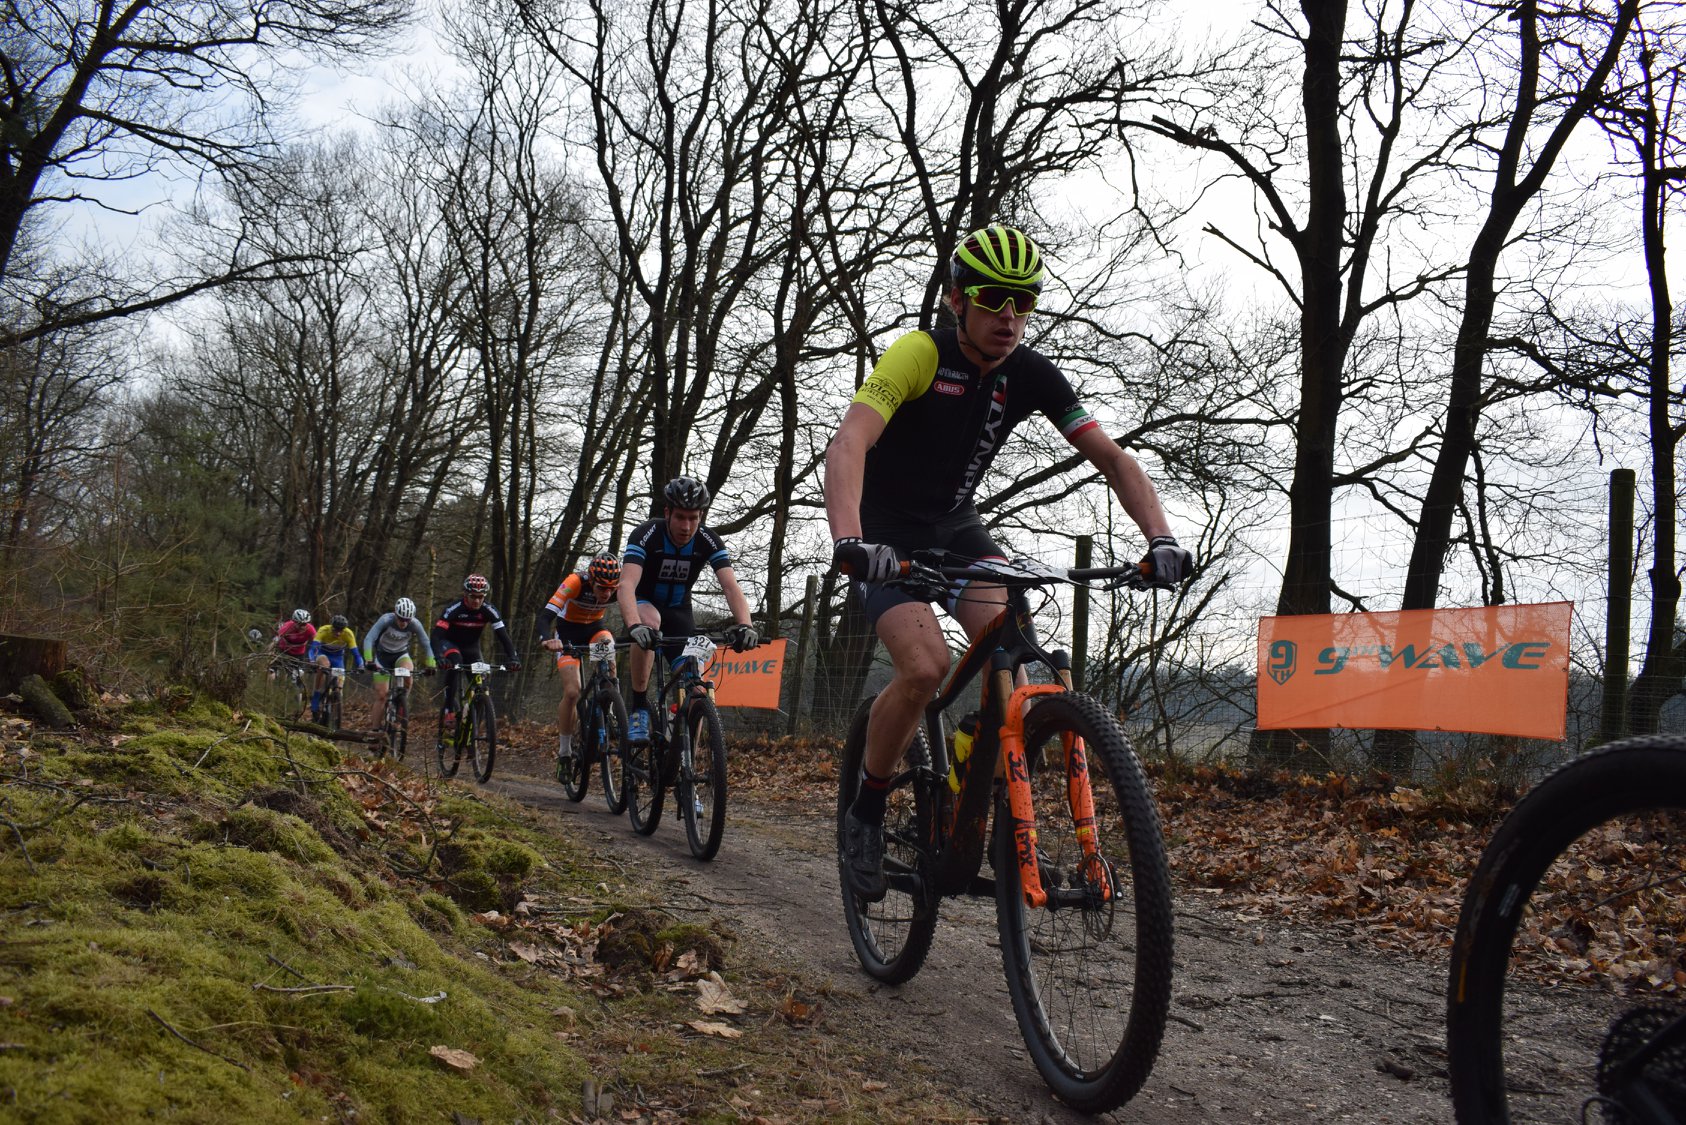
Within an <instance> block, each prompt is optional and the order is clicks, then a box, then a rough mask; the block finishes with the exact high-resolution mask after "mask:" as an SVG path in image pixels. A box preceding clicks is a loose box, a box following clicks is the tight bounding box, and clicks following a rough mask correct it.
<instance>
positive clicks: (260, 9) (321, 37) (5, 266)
mask: <svg viewBox="0 0 1686 1125" xmlns="http://www.w3.org/2000/svg"><path fill="white" fill-rule="evenodd" d="M408 10H409V6H408V3H407V0H281V2H279V3H270V2H267V0H264V2H259V0H206V2H203V3H183V2H179V0H127V2H123V3H102V2H96V0H31V2H26V3H19V2H18V0H4V3H3V4H0V278H3V279H7V280H8V281H11V280H15V276H14V275H15V267H16V265H17V263H16V262H14V260H13V251H14V249H15V248H16V247H17V245H18V239H19V237H20V235H21V234H22V233H23V231H24V229H25V225H26V223H36V224H41V223H45V222H46V221H47V219H46V216H47V215H48V214H49V213H50V212H52V211H53V210H54V209H55V208H60V207H63V206H66V205H71V204H92V205H95V206H101V207H107V208H113V209H116V208H118V207H119V205H118V204H117V203H115V202H113V201H112V197H113V195H114V189H116V188H118V187H121V186H123V185H126V184H132V183H134V182H135V181H137V180H141V179H144V178H145V177H147V176H148V175H150V174H152V173H154V172H157V171H160V170H162V169H165V168H167V167H170V166H185V167H187V168H188V169H190V170H194V171H197V172H199V173H201V174H207V175H209V176H211V177H214V178H219V179H232V178H239V177H241V176H244V175H245V174H246V173H247V172H249V171H250V170H251V169H253V168H254V167H255V166H257V165H258V164H260V163H261V162H262V161H264V160H266V159H268V158H269V157H271V156H272V155H273V154H274V153H275V151H276V143H275V141H276V138H275V137H274V136H273V134H272V131H271V126H272V124H273V118H274V114H275V110H276V109H277V108H278V107H279V106H280V105H281V104H284V101H285V98H284V97H283V96H281V95H282V93H283V89H284V86H285V78H284V76H285V69H284V68H285V66H286V65H287V64H286V63H285V62H284V61H283V59H284V58H285V56H287V55H288V53H291V52H302V53H304V54H306V55H312V54H314V55H318V56H337V57H342V58H343V57H347V56H356V55H361V54H367V53H369V52H371V51H373V50H375V49H377V48H378V46H379V44H380V42H381V40H382V39H383V37H384V36H386V35H387V34H388V33H389V32H390V31H391V30H393V29H394V28H395V27H396V26H397V25H398V24H399V23H400V22H401V21H402V20H403V19H404V18H405V17H406V16H407V14H408ZM295 57H296V56H295ZM291 265H296V263H294V262H292V261H290V260H289V259H286V258H273V257H267V256H264V255H252V254H251V253H249V251H248V249H247V248H246V247H243V246H241V245H239V244H238V242H236V243H235V244H234V245H232V246H231V247H229V248H228V250H227V257H226V258H225V259H224V261H223V262H222V263H221V265H220V267H219V268H218V269H216V270H215V271H213V272H210V273H207V274H201V275H197V276H182V277H177V278H174V279H170V280H168V281H166V282H163V283H153V284H142V285H139V286H129V285H117V284H114V285H112V286H111V287H109V288H104V289H102V290H100V291H94V292H89V293H87V294H86V295H85V297H84V299H83V300H82V301H80V302H79V303H78V304H77V305H76V306H74V307H72V308H64V309H57V310H54V312H53V314H52V315H51V316H48V317H43V318H40V319H38V320H35V321H33V322H16V323H13V324H10V325H7V326H6V330H5V333H4V334H3V335H0V343H4V342H6V341H7V340H22V339H27V338H30V337H32V336H35V335H39V334H41V333H43V332H46V331H50V330H52V329H53V328H54V327H55V326H59V325H64V326H75V325H78V324H86V323H89V322H92V321H95V320H99V319H108V318H110V317H114V316H127V315H132V314H134V313H137V312H143V311H147V310H150V309H154V308H158V307H161V306H162V305H164V304H168V303H171V302H174V301H176V300H180V299H182V298H183V297H186V296H189V295H192V294H194V293H197V292H202V291H204V290H205V289H206V288H209V287H215V286H218V285H222V284H227V283H229V282H231V281H234V280H240V279H243V278H251V277H261V276H270V275H273V274H274V273H276V272H277V271H278V270H281V271H283V272H284V271H285V270H286V268H287V267H288V266H291ZM137 272H138V271H137ZM112 280H113V281H115V279H112Z"/></svg>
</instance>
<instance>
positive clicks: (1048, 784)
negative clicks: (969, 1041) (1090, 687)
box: [993, 694, 1171, 1113]
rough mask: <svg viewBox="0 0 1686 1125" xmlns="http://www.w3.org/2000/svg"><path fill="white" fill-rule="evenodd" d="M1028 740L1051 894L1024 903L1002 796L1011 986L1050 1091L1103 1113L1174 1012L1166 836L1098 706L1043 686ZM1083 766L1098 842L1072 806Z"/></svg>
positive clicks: (1137, 1078)
mask: <svg viewBox="0 0 1686 1125" xmlns="http://www.w3.org/2000/svg"><path fill="white" fill-rule="evenodd" d="M1024 741H1025V756H1026V759H1027V766H1028V770H1027V772H1028V774H1029V781H1030V786H1031V797H1032V808H1033V809H1034V811H1035V815H1036V863H1037V869H1038V874H1039V878H1040V879H1041V882H1042V889H1043V890H1044V891H1045V892H1046V893H1047V895H1048V904H1047V905H1045V906H1041V907H1031V906H1029V905H1027V904H1026V903H1025V897H1024V893H1023V882H1022V879H1021V875H1020V867H1019V854H1018V847H1017V846H1016V843H1015V838H1014V835H1013V831H1012V824H1011V820H1010V814H1009V813H1008V812H1007V807H1006V801H1005V800H1003V801H1001V802H1000V803H999V804H998V806H997V810H996V822H995V847H994V851H993V854H994V862H995V893H996V898H995V905H996V919H997V922H998V924H999V927H1000V933H1001V958H1002V962H1003V964H1004V967H1005V969H1006V971H1007V990H1008V992H1009V993H1010V994H1011V995H1012V998H1013V1015H1014V1016H1015V1017H1016V1018H1017V1020H1018V1023H1019V1030H1020V1032H1021V1033H1023V1035H1024V1041H1025V1045H1026V1046H1027V1047H1028V1048H1029V1049H1030V1055H1031V1059H1032V1060H1033V1061H1034V1062H1035V1063H1036V1069H1037V1070H1038V1071H1040V1072H1041V1074H1042V1077H1043V1080H1044V1081H1046V1082H1047V1083H1048V1086H1049V1088H1051V1089H1052V1090H1053V1091H1054V1093H1055V1094H1056V1095H1057V1096H1058V1097H1059V1098H1060V1099H1061V1100H1062V1101H1065V1102H1067V1103H1068V1104H1070V1105H1072V1106H1074V1107H1076V1108H1077V1109H1080V1110H1082V1111H1084V1112H1086V1113H1104V1112H1106V1111H1108V1110H1113V1109H1116V1108H1118V1107H1119V1106H1121V1105H1123V1104H1124V1103H1125V1102H1127V1101H1129V1100H1130V1099H1131V1098H1132V1097H1134V1096H1135V1095H1136V1093H1137V1091H1139V1090H1140V1089H1141V1088H1142V1084H1143V1083H1145V1082H1146V1081H1147V1077H1148V1074H1149V1073H1150V1072H1151V1071H1152V1070H1153V1064H1154V1061H1155V1059H1156V1058H1157V1057H1158V1054H1159V1043H1160V1039H1161V1038H1162V1037H1163V1035H1164V1032H1165V1020H1166V1017H1167V1015H1168V1014H1169V1011H1170V1005H1171V875H1170V869H1169V867H1168V865H1167V864H1166V861H1165V845H1164V837H1163V835H1162V833H1161V830H1160V826H1159V814H1158V812H1157V810H1156V809H1155V807H1154V802H1153V797H1152V795H1151V794H1150V792H1149V790H1148V786H1147V779H1146V778H1145V777H1144V776H1143V774H1142V771H1141V766H1140V764H1139V763H1138V762H1137V761H1136V755H1135V753H1134V752H1133V751H1132V750H1131V749H1130V744H1129V742H1128V741H1127V740H1126V739H1125V737H1124V732H1123V731H1121V730H1119V729H1118V724H1117V723H1116V722H1114V721H1113V719H1112V717H1111V716H1110V715H1109V714H1107V711H1106V709H1105V708H1104V707H1102V706H1101V705H1100V704H1099V703H1097V702H1095V701H1094V700H1092V699H1089V698H1087V697H1086V696H1081V695H1075V694H1060V695H1046V696H1042V697H1041V698H1040V699H1038V700H1037V702H1036V705H1035V706H1034V707H1033V708H1031V709H1030V711H1029V712H1028V714H1027V715H1026V717H1025V740H1024ZM1084 775H1086V776H1087V780H1088V789H1089V792H1090V793H1091V794H1092V801H1093V806H1094V825H1093V834H1092V839H1093V840H1094V843H1095V849H1094V851H1093V852H1092V853H1090V852H1089V851H1087V850H1086V849H1085V848H1084V846H1083V842H1082V841H1083V838H1084V837H1085V836H1088V835H1089V833H1088V832H1087V830H1086V828H1085V826H1083V825H1080V824H1079V823H1078V822H1077V821H1076V819H1075V817H1074V814H1073V811H1072V804H1073V801H1072V792H1073V791H1074V790H1075V789H1077V788H1079V787H1080V786H1081V780H1080V779H1081V777H1082V776H1084ZM1080 834H1081V835H1080Z"/></svg>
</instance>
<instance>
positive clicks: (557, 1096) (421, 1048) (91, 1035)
mask: <svg viewBox="0 0 1686 1125" xmlns="http://www.w3.org/2000/svg"><path fill="white" fill-rule="evenodd" d="M0 733H3V734H4V735H6V736H7V737H5V738H3V739H0V817H3V818H4V823H3V824H0V832H3V838H0V1119H11V1120H25V1121H42V1122H60V1121H63V1122H76V1121H93V1120H98V1121H102V1122H109V1121H130V1120H143V1119H159V1120H174V1121H205V1122H212V1121H215V1122H229V1121H298V1120H328V1121H353V1120H356V1121H395V1122H404V1121H418V1122H420V1121H487V1122H491V1121H543V1120H590V1119H593V1118H599V1117H608V1118H612V1119H614V1120H664V1119H665V1120H721V1121H730V1120H740V1119H742V1120H749V1119H754V1118H757V1117H759V1116H761V1115H762V1114H763V1113H765V1112H770V1111H769V1110H763V1109H761V1108H760V1107H761V1106H762V1105H778V1106H781V1107H782V1110H781V1111H780V1115H781V1116H783V1117H784V1119H786V1120H801V1119H813V1120H819V1119H827V1120H836V1119H845V1120H847V1119H856V1120H869V1119H873V1118H875V1117H876V1116H877V1115H879V1114H880V1113H882V1112H883V1111H884V1110H885V1109H886V1108H887V1107H886V1106H885V1105H884V1104H883V1103H882V1100H881V1099H883V1098H884V1096H885V1095H884V1094H883V1093H877V1094H876V1095H872V1096H862V1095H860V1094H859V1093H858V1088H859V1086H860V1085H861V1083H860V1082H858V1081H853V1080H851V1079H850V1077H849V1076H846V1075H838V1076H835V1078H834V1079H832V1080H824V1079H822V1080H820V1081H816V1079H815V1076H814V1073H813V1068H812V1066H811V1065H809V1064H808V1060H809V1059H811V1057H812V1054H813V1052H814V1051H815V1050H822V1051H823V1050H824V1044H823V1042H816V1041H815V1040H816V1037H818V1038H820V1039H823V1035H822V1034H821V1033H820V1032H818V1031H816V1029H815V1028H813V1027H805V1026H803V1020H802V1019H801V1018H799V1016H800V1014H801V1013H803V1012H806V1011H809V1010H811V1007H812V1005H811V1004H810V1003H802V1002H794V1001H793V999H792V998H793V996H794V995H795V989H796V987H797V986H796V985H794V984H792V982H790V981H789V980H785V979H777V980H775V979H768V978H767V977H765V976H762V975H757V973H756V972H755V971H753V970H751V971H750V972H748V973H747V974H745V975H743V976H742V977H740V976H739V974H738V972H737V970H735V969H734V968H733V967H732V966H730V965H729V961H730V960H731V959H732V958H733V956H734V954H732V953H731V949H732V939H731V935H730V934H729V933H726V932H724V931H723V930H721V929H720V928H719V927H717V926H711V925H709V924H708V923H707V921H706V920H703V921H702V922H698V921H697V920H696V919H687V920H685V924H681V923H680V920H678V919H675V918H673V917H671V916H668V915H666V914H664V913H663V912H661V911H660V910H659V909H655V908H652V899H651V898H650V897H649V896H647V895H644V894H642V893H641V892H638V891H636V890H629V889H626V888H625V887H624V886H622V887H620V888H617V889H616V890H615V891H611V890H610V884H609V883H608V882H606V881H604V879H603V868H602V866H601V865H599V864H597V863H596V862H595V861H594V860H593V858H592V857H591V856H590V855H589V854H588V853H586V852H584V851H582V850H580V849H578V848H576V847H575V845H574V844H573V843H572V842H570V841H569V840H567V839H565V838H562V836H561V834H560V833H559V832H558V831H557V830H556V828H557V825H556V822H554V821H552V820H549V819H547V818H545V817H543V816H542V815H539V814H535V813H530V812H528V811H527V810H524V809H522V808H520V807H519V806H514V805H511V804H507V803H504V802H501V801H499V800H497V799H495V798H490V797H487V796H485V795H483V794H481V793H479V792H476V791H474V790H473V789H472V788H471V787H469V786H465V785H464V784H463V783H461V782H441V781H439V780H438V779H433V778H426V777H421V776H417V775H414V774H412V773H410V772H409V771H407V770H405V769H403V768H402V767H397V768H392V767H389V766H372V765H370V764H369V763H367V762H364V761H363V760H362V759H361V758H358V757H356V756H355V755H350V754H346V753H344V752H342V751H341V750H340V749H339V748H337V747H335V746H333V745H330V744H328V743H325V742H322V741H318V740H316V739H313V738H309V737H301V736H299V735H297V734H293V733H289V732H286V731H283V730H282V729H280V728H279V727H277V726H276V725H274V724H273V723H271V722H270V721H269V720H267V719H265V718H262V717H260V716H255V715H245V714H238V713H234V712H231V711H229V710H227V709H226V708H223V707H221V706H220V705H217V704H212V703H207V702H204V701H202V700H199V699H196V698H191V697H186V696H182V695H179V694H178V695H174V696H166V697H165V698H164V699H163V701H161V702H155V703H151V704H146V705H140V706H131V707H128V708H126V709H124V710H122V711H121V712H117V713H113V714H112V715H110V716H108V717H107V723H106V725H105V728H104V729H100V730H84V731H81V732H74V733H70V734H52V735H48V734H44V733H34V732H31V731H29V730H28V729H27V727H25V726H24V725H23V724H21V723H16V722H14V723H12V724H10V725H9V726H8V727H7V728H5V730H4V731H0ZM722 973H724V975H722ZM703 990H713V992H714V994H715V995H723V996H725V997H728V998H734V993H735V994H737V995H736V997H735V998H736V999H737V1000H738V1007H739V1008H740V1009H741V1011H739V1012H737V1013H736V1014H735V1018H734V1016H732V1015H728V1016H725V1017H722V1016H719V1015H702V1014H700V1013H699V1009H698V1003H697V997H698V995H699V991H703ZM808 999H809V1000H812V998H811V997H810V998H808ZM705 1011H706V1009H705ZM734 1024H735V1026H734ZM746 1028H747V1029H748V1030H749V1033H750V1036H751V1042H752V1043H753V1047H752V1048H750V1054H751V1056H753V1059H754V1061H753V1062H751V1063H746V1062H745V1061H744V1059H745V1057H746V1056H745V1054H744V1052H745V1050H746V1045H745V1043H744V1042H743V1040H742V1036H743V1034H744V1029H746ZM746 1074H747V1075H752V1076H753V1079H754V1082H753V1087H754V1088H753V1090H750V1089H748V1088H747V1086H748V1083H746V1082H745V1077H746ZM876 1085H879V1086H881V1084H876ZM803 1106H806V1107H808V1111H806V1112H795V1113H794V1114H793V1113H792V1111H793V1110H796V1109H799V1107H803ZM902 1112H903V1114H904V1115H906V1116H913V1115H914V1111H913V1109H912V1107H911V1106H904V1108H903V1111H902Z"/></svg>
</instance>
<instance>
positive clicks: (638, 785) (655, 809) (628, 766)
mask: <svg viewBox="0 0 1686 1125" xmlns="http://www.w3.org/2000/svg"><path fill="white" fill-rule="evenodd" d="M621 777H622V778H623V779H624V780H625V786H626V815H627V818H628V819H629V820H631V821H632V830H633V831H634V832H636V833H638V834H639V835H640V836H648V835H649V834H650V833H652V832H654V831H655V830H656V825H658V824H660V823H661V821H662V792H663V790H662V771H661V751H660V750H658V749H657V747H656V744H655V743H654V742H653V741H652V742H635V743H630V744H629V745H628V746H627V748H626V758H625V763H624V768H623V769H622V771H621Z"/></svg>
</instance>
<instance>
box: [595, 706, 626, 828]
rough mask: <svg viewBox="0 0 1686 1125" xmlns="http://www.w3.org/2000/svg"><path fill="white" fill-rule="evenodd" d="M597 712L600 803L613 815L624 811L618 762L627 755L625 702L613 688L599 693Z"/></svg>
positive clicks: (621, 773) (623, 789)
mask: <svg viewBox="0 0 1686 1125" xmlns="http://www.w3.org/2000/svg"><path fill="white" fill-rule="evenodd" d="M597 713H598V716H599V717H600V719H601V721H602V723H603V734H604V737H603V739H602V741H600V742H599V743H598V744H597V768H598V771H599V772H600V773H601V774H602V777H603V800H604V802H605V803H606V804H608V806H609V811H610V812H612V813H616V814H619V813H623V812H625V811H626V787H625V786H624V785H623V784H621V782H622V778H623V770H622V767H621V762H622V760H623V758H624V756H625V754H626V722H627V720H626V701H625V700H624V699H622V698H621V693H620V691H619V690H617V689H616V688H614V687H605V688H602V689H600V690H599V692H598V696H597Z"/></svg>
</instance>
